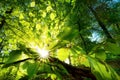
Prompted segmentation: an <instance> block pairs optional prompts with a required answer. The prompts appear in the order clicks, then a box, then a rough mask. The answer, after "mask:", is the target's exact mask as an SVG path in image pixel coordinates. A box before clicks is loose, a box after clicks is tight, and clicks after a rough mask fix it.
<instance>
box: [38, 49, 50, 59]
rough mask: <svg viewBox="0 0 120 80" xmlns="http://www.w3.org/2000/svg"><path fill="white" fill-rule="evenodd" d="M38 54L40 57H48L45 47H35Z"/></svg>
mask: <svg viewBox="0 0 120 80" xmlns="http://www.w3.org/2000/svg"><path fill="white" fill-rule="evenodd" d="M36 50H37V52H38V54H39V55H40V57H42V58H48V57H49V51H48V50H45V49H40V48H39V47H37V48H36Z"/></svg>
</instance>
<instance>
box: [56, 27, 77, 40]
mask: <svg viewBox="0 0 120 80" xmlns="http://www.w3.org/2000/svg"><path fill="white" fill-rule="evenodd" d="M78 33H79V32H78V30H76V29H72V28H70V27H65V28H64V29H63V31H62V32H60V34H59V35H58V38H60V39H62V40H72V39H74V38H75V37H76V36H77V35H78Z"/></svg>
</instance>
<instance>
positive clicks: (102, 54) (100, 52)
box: [95, 49, 106, 61]
mask: <svg viewBox="0 0 120 80" xmlns="http://www.w3.org/2000/svg"><path fill="white" fill-rule="evenodd" d="M95 57H96V58H98V59H100V60H103V61H105V59H106V53H105V51H104V50H102V49H99V50H97V51H96V52H95Z"/></svg>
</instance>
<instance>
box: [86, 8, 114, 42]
mask: <svg viewBox="0 0 120 80" xmlns="http://www.w3.org/2000/svg"><path fill="white" fill-rule="evenodd" d="M88 8H89V9H90V10H91V12H92V13H93V15H94V16H95V18H96V20H97V22H98V24H99V25H100V27H101V28H102V30H103V31H104V33H105V35H106V36H107V38H108V39H111V40H114V39H113V38H112V36H111V35H110V33H109V32H108V30H107V28H106V26H105V24H104V23H103V22H102V21H101V19H100V18H99V16H98V15H97V13H96V11H95V10H94V9H93V8H92V7H91V6H88Z"/></svg>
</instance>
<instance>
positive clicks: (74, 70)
mask: <svg viewBox="0 0 120 80" xmlns="http://www.w3.org/2000/svg"><path fill="white" fill-rule="evenodd" d="M49 61H50V62H51V63H58V64H61V65H63V67H64V68H65V69H66V70H67V71H68V72H69V74H70V75H71V76H72V77H73V78H74V79H75V80H83V79H84V77H87V78H91V79H92V80H96V78H95V76H94V75H93V74H92V72H91V69H90V68H88V67H82V66H81V67H76V66H72V65H69V64H66V63H64V62H62V61H60V60H59V59H57V58H53V57H50V58H49Z"/></svg>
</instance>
